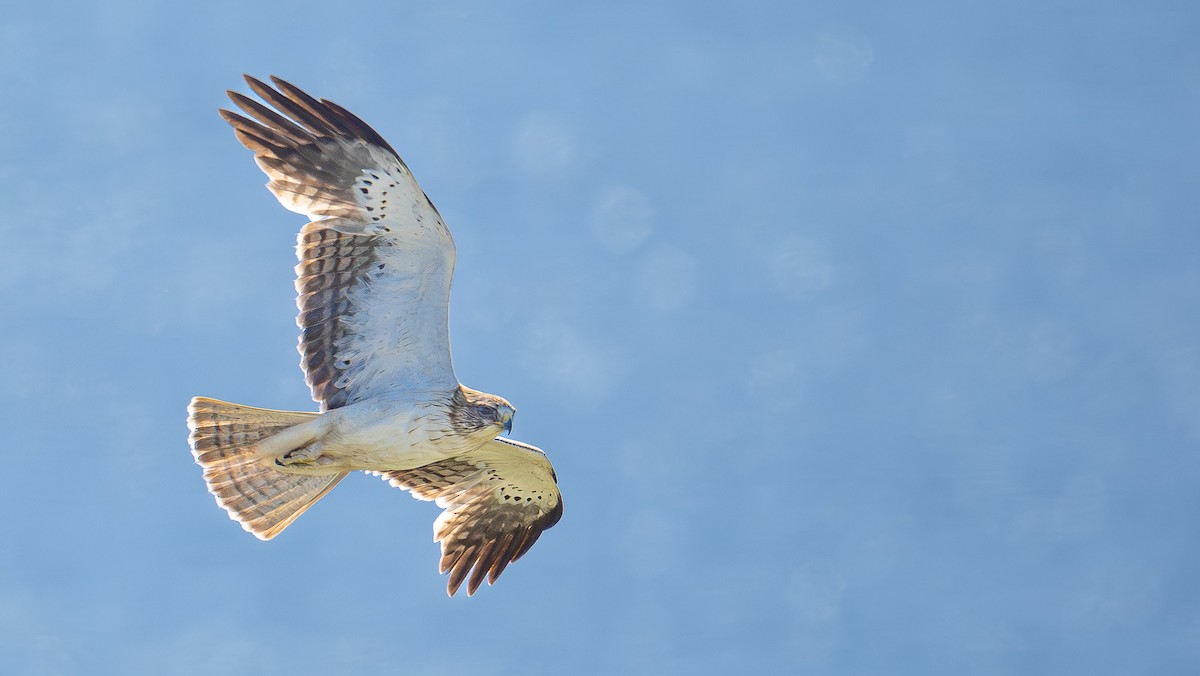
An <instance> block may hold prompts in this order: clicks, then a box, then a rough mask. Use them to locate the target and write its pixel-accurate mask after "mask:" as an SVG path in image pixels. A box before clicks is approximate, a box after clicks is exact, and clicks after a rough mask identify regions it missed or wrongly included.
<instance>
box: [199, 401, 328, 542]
mask: <svg viewBox="0 0 1200 676" xmlns="http://www.w3.org/2000/svg"><path fill="white" fill-rule="evenodd" d="M317 415H318V414H316V413H299V412H293V411H272V410H270V409H265V408H253V407H251V406H241V405H238V404H231V403H229V402H226V401H218V400H216V399H209V398H207V397H196V398H194V399H192V402H191V403H190V404H189V405H188V429H190V430H191V432H192V433H191V434H190V435H189V436H188V443H189V444H190V445H191V447H192V455H193V456H195V458H196V463H197V464H199V465H200V466H201V467H203V468H204V481H205V482H206V483H207V484H208V491H209V492H210V493H212V494H213V496H214V497H215V498H216V499H217V504H218V505H220V506H221V507H223V508H225V511H227V512H229V518H231V519H233V520H235V521H237V522H239V523H241V524H242V528H245V529H246V530H247V531H249V532H250V533H253V534H254V536H255V537H257V538H259V539H260V540H270V539H271V538H273V537H275V536H276V535H278V534H279V533H280V532H281V531H283V529H284V528H287V527H288V526H289V525H290V524H291V523H292V522H293V521H295V520H296V517H298V516H300V515H301V514H303V513H304V510H306V509H308V508H309V507H311V506H312V505H313V503H315V502H316V501H317V500H320V499H321V498H322V497H324V496H325V494H326V493H328V492H329V491H330V490H331V489H332V488H333V487H334V486H336V485H337V483H338V482H339V481H341V480H342V479H343V478H344V477H345V476H346V473H345V472H342V473H340V474H330V475H326V476H302V475H298V474H285V473H284V472H280V471H278V470H276V469H274V468H273V467H271V466H270V465H269V464H267V463H264V462H263V461H261V460H260V459H259V456H258V453H257V451H256V444H257V442H259V441H261V440H263V439H266V438H267V437H270V436H272V435H275V434H278V433H279V432H282V431H283V430H286V429H288V428H289V427H292V426H294V425H297V424H299V423H302V422H307V421H309V420H312V419H313V418H315V417H317Z"/></svg>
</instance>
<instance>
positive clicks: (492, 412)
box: [475, 404, 496, 420]
mask: <svg viewBox="0 0 1200 676" xmlns="http://www.w3.org/2000/svg"><path fill="white" fill-rule="evenodd" d="M475 412H476V413H478V414H479V417H480V418H484V419H485V420H495V419H496V409H494V408H492V407H491V406H488V405H486V404H480V405H479V406H476V407H475Z"/></svg>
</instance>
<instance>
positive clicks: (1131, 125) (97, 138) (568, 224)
mask: <svg viewBox="0 0 1200 676" xmlns="http://www.w3.org/2000/svg"><path fill="white" fill-rule="evenodd" d="M567 5H568V3H550V2H544V3H508V4H506V6H504V7H503V8H501V7H499V6H498V5H496V4H493V3H476V2H439V3H410V2H396V3H390V2H389V3H385V2H364V3H360V4H357V5H354V6H353V7H341V6H335V5H331V4H329V3H320V4H318V3H311V2H294V3H288V4H287V5H283V4H278V5H276V6H274V7H272V6H269V5H255V6H242V4H241V3H233V2H221V1H217V2H207V3H193V4H192V5H191V6H183V5H179V4H176V5H172V6H167V3H155V2H149V1H140V2H139V1H133V2H122V1H119V0H117V1H114V2H105V3H98V2H97V3H70V2H63V3H53V2H47V3H40V4H38V5H37V6H36V7H35V6H34V3H24V4H23V5H22V6H21V7H16V8H10V9H9V10H6V12H5V15H4V16H3V17H2V18H0V31H2V36H0V37H2V39H0V91H3V93H4V99H5V105H3V106H2V107H0V121H2V123H3V128H4V129H5V130H6V133H4V134H3V135H0V198H2V199H3V202H4V204H5V206H6V209H5V212H6V213H5V215H4V217H3V218H2V219H0V228H2V229H3V235H4V241H5V246H3V247H0V302H2V303H3V307H4V309H5V315H6V317H7V322H8V323H7V324H6V325H5V326H6V330H5V331H3V332H0V349H2V350H3V352H4V353H5V354H7V355H8V359H7V378H6V382H7V384H8V386H7V387H5V388H4V389H3V391H2V392H0V427H2V428H3V430H4V441H3V443H2V447H3V448H4V450H5V453H4V457H5V459H6V461H7V467H6V477H7V480H6V481H5V482H4V484H5V486H4V490H3V491H0V510H2V511H3V514H4V517H3V519H0V542H3V546H0V671H4V672H5V673H31V674H74V673H88V674H130V673H154V674H211V673H223V674H242V673H246V674H249V673H256V674H275V673H304V672H325V673H415V674H421V673H437V674H439V675H443V676H448V675H451V674H474V673H480V672H481V671H489V672H492V671H494V672H503V673H512V674H543V673H689V674H706V673H728V672H734V673H749V672H752V671H753V672H758V673H821V674H881V673H888V674H931V673H945V674H1008V673H1028V674H1064V673H1089V674H1105V673H1111V674H1128V673H1154V674H1175V673H1178V674H1182V673H1195V672H1196V671H1198V670H1200V584H1198V583H1200V573H1198V572H1197V571H1200V545H1198V544H1197V538H1196V527H1197V519H1198V517H1200V490H1197V485H1198V484H1200V318H1198V317H1200V316H1198V315H1197V312H1196V302H1197V299H1198V298H1200V229H1198V227H1197V226H1198V223H1197V216H1196V214H1197V213H1200V186H1198V179H1200V169H1198V167H1200V164H1198V163H1197V160H1196V158H1197V157H1198V156H1200V134H1198V133H1197V131H1198V130H1197V121H1198V120H1200V42H1198V41H1197V40H1196V35H1197V34H1198V32H1200V9H1197V8H1196V7H1195V6H1194V5H1193V4H1192V3H1184V2H1178V3H1172V2H1142V3H1132V2H1125V3H1123V2H1103V1H1101V2H1086V3H1085V2H983V1H979V2H910V3H887V4H886V5H885V4H884V3H875V2H813V3H785V2H739V3H724V4H718V3H623V2H612V3H592V4H591V5H590V6H584V5H583V4H582V3H572V4H571V5H570V6H567ZM243 72H249V73H253V74H256V75H258V76H260V77H261V76H265V75H267V74H272V73H274V74H278V75H281V76H283V77H285V78H288V79H290V80H292V81H293V82H295V83H296V84H298V85H300V86H302V87H304V88H306V89H308V90H309V91H311V92H312V93H313V94H316V95H318V96H324V97H328V98H331V99H333V100H335V101H337V102H339V103H341V104H343V105H345V106H346V107H348V108H350V109H351V110H353V111H355V112H356V113H358V114H359V115H360V116H362V117H363V118H365V119H366V120H367V121H369V122H370V123H371V124H372V125H373V126H374V127H376V128H377V129H378V130H379V131H380V132H381V133H382V134H383V135H384V136H385V137H386V138H388V140H389V141H390V142H391V144H392V145H393V146H395V147H396V148H397V149H399V150H400V152H401V153H402V154H403V155H404V157H405V159H406V160H407V162H408V164H409V166H410V167H412V169H413V171H414V172H415V173H416V175H417V177H418V178H419V179H420V181H421V183H422V185H423V187H424V188H425V190H426V191H427V192H428V193H429V195H430V196H431V197H432V199H433V200H434V202H435V203H436V204H437V205H438V207H439V209H440V210H441V212H442V214H443V216H445V218H446V220H447V222H448V223H449V224H450V227H451V228H452V230H453V232H454V234H455V238H456V240H457V243H458V255H459V258H458V272H457V275H456V278H455V283H454V297H453V301H452V305H451V336H452V341H453V348H454V357H455V364H456V368H457V371H458V375H459V377H460V378H461V379H462V380H463V381H464V382H465V383H467V384H469V385H471V386H473V387H476V388H479V389H482V390H485V391H488V392H495V393H498V394H501V395H503V396H505V397H506V398H508V399H509V400H511V401H512V402H513V403H514V404H516V405H517V407H518V408H519V409H520V412H519V414H518V416H517V420H516V427H515V430H514V436H515V437H516V438H519V439H522V440H525V441H528V442H530V443H534V444H536V445H538V446H540V447H542V448H545V449H546V450H547V451H548V452H549V454H550V457H551V458H552V459H553V461H554V463H555V465H556V467H557V469H558V475H559V477H560V480H561V486H562V490H563V493H564V495H565V501H566V513H565V515H564V518H563V520H562V521H561V523H560V524H559V525H558V526H557V527H556V528H554V529H553V530H551V531H548V532H547V533H546V534H545V535H544V536H543V538H542V539H541V541H540V542H539V543H538V545H537V546H536V547H535V548H534V549H533V550H532V551H531V552H530V554H529V555H528V556H527V557H526V558H525V559H523V560H522V561H520V562H519V563H517V564H514V565H513V566H511V567H510V568H509V569H508V570H507V571H506V573H505V576H504V578H503V579H502V580H501V581H500V583H499V584H498V585H497V586H495V587H491V588H485V589H483V590H481V592H480V593H479V594H477V595H476V596H475V597H474V598H470V599H468V598H466V597H458V598H454V599H448V598H446V596H445V591H444V579H443V578H440V577H439V576H438V575H437V574H436V559H437V549H436V546H435V545H434V544H433V543H432V542H430V524H431V522H432V520H433V518H434V517H435V515H436V513H437V510H436V508H434V507H433V506H432V505H430V504H428V503H419V502H416V501H414V500H411V499H410V498H409V497H408V496H407V495H405V494H403V493H401V492H400V491H397V490H395V489H392V488H389V487H388V486H387V485H386V484H384V483H383V482H381V481H379V480H378V479H375V478H371V477H366V476H355V477H351V478H350V479H348V480H347V481H345V482H344V483H343V484H342V485H341V486H339V487H338V489H337V490H336V491H334V492H333V493H332V494H331V495H330V496H329V497H328V498H326V499H325V500H324V501H323V502H322V503H321V504H320V505H318V506H317V507H316V508H314V509H313V510H311V511H310V512H308V513H307V514H305V515H304V517H303V518H301V519H300V520H299V521H298V522H297V523H296V524H295V525H294V526H292V527H291V528H290V529H289V530H288V531H287V533H285V534H284V535H283V536H281V537H280V538H278V539H277V540H275V541H272V542H270V543H261V542H258V541H256V540H255V539H254V538H252V537H250V536H249V535H247V534H245V533H243V532H242V531H241V529H240V528H238V527H237V525H236V524H234V523H232V522H230V521H229V520H228V519H226V517H225V515H224V514H223V513H222V512H221V511H220V510H219V509H218V508H217V507H216V505H215V504H214V503H213V501H212V499H211V498H210V497H209V495H208V494H207V492H206V491H205V489H204V485H203V482H202V481H201V477H200V471H199V469H198V468H197V467H196V466H195V465H194V464H193V463H192V460H191V456H190V454H189V453H188V449H187V444H186V434H187V431H186V427H185V425H184V415H185V412H184V407H185V405H186V403H187V401H188V399H189V398H190V397H191V396H193V395H197V394H203V395H209V396H215V397H218V398H222V399H228V400H231V401H237V402H243V403H247V404H253V405H258V406H267V407H273V408H288V409H308V408H311V407H312V406H313V404H312V403H311V402H310V401H309V398H308V393H307V390H306V389H305V387H304V384H303V380H302V377H301V375H300V372H299V369H298V368H297V363H298V356H297V354H296V352H295V348H294V345H295V340H296V329H295V326H294V323H293V319H294V315H295V308H294V305H293V291H292V272H291V269H292V265H293V264H294V259H293V252H292V246H293V244H294V238H295V233H296V231H297V229H298V228H299V227H300V225H301V224H302V223H303V221H304V219H303V218H302V217H299V216H296V215H294V214H290V213H288V212H286V211H284V210H283V209H282V208H280V207H279V206H278V204H277V203H276V202H275V200H274V199H273V198H272V197H271V196H270V195H269V194H268V193H267V191H266V190H265V189H264V188H263V183H264V182H265V177H264V176H263V175H262V174H261V172H259V171H258V169H257V168H256V167H255V166H254V164H253V162H252V161H251V158H250V154H249V153H248V152H247V151H245V150H244V149H243V148H242V147H241V146H240V145H239V144H238V143H237V142H236V141H235V140H234V138H233V135H232V133H231V132H230V130H229V128H228V127H227V126H226V125H225V124H224V123H223V122H222V121H221V120H220V118H219V117H218V116H217V115H216V108H217V107H219V106H223V105H226V99H225V97H224V90H226V89H229V88H238V89H242V90H243V91H245V88H244V87H243V85H242V84H241V79H240V75H241V73H243Z"/></svg>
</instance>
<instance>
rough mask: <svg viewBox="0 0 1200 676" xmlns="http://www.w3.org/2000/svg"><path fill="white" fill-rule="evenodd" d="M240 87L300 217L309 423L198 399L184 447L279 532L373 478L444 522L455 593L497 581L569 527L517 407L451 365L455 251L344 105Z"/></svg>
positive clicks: (223, 491) (415, 191)
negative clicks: (340, 490) (362, 475)
mask: <svg viewBox="0 0 1200 676" xmlns="http://www.w3.org/2000/svg"><path fill="white" fill-rule="evenodd" d="M271 81H272V82H273V83H274V86H271V85H269V84H267V83H265V82H262V81H260V80H257V79H255V78H252V77H250V76H247V77H246V82H247V83H248V84H249V85H250V89H251V90H252V91H253V92H254V93H255V94H257V95H258V96H259V97H260V98H261V99H262V100H263V101H264V102H265V103H266V104H268V105H264V104H263V103H259V102H257V101H255V100H254V99H252V98H250V97H247V96H244V95H242V94H239V93H237V92H229V97H230V98H231V99H232V100H233V102H234V104H236V105H237V107H238V108H240V109H241V110H242V111H243V112H244V113H245V115H242V114H239V113H236V112H231V111H228V110H221V111H220V112H221V116H222V117H223V118H225V120H226V121H227V122H229V124H230V125H232V126H233V129H234V134H235V135H236V136H237V139H238V140H239V141H241V143H242V144H243V145H245V146H246V147H247V148H249V149H250V150H252V151H254V159H255V162H257V163H258V166H259V167H260V168H261V169H262V170H263V172H265V173H266V174H267V176H268V177H269V178H270V181H269V182H268V183H267V188H268V189H270V191H271V192H272V193H273V194H274V195H275V197H276V198H277V199H278V200H279V202H280V204H282V205H283V206H284V207H286V208H288V209H290V210H292V211H295V212H298V213H301V214H304V215H306V216H308V217H309V218H310V219H311V221H310V222H309V223H308V224H306V225H305V226H304V227H302V228H301V229H300V235H299V241H298V244H297V246H296V255H297V257H298V258H299V259H300V263H299V264H298V265H297V266H296V294H297V297H296V305H297V307H298V308H299V311H300V313H299V315H298V316H297V318H296V322H297V324H298V325H299V326H300V345H299V349H300V354H301V360H300V366H301V368H302V369H303V370H304V376H305V381H306V382H307V383H308V386H309V387H310V388H311V390H312V396H313V399H314V400H315V401H316V402H317V403H318V404H320V411H319V412H316V413H306V412H291V411H273V410H269V409H261V408H253V407H249V406H241V405H238V404H231V403H228V402H223V401H218V400H215V399H209V398H206V397H196V398H194V399H192V401H191V404H190V405H189V406H188V427H189V429H190V430H191V435H190V436H189V438H188V440H189V443H190V444H191V447H192V453H193V455H194V456H195V458H196V462H197V463H198V464H200V465H201V466H202V467H203V468H204V479H205V481H206V482H207V484H208V488H209V491H210V492H211V493H212V494H213V495H214V496H215V497H216V499H217V503H218V504H219V505H220V506H221V507H223V508H224V509H225V510H226V511H227V512H228V513H229V516H230V517H231V518H233V519H235V520H237V521H238V522H240V523H241V524H242V527H243V528H245V529H246V530H247V531H249V532H251V533H253V534H254V535H255V536H257V537H259V538H261V539H264V540H267V539H270V538H272V537H275V536H276V535H278V534H279V533H280V532H281V531H282V530H283V529H284V528H286V527H287V526H288V525H289V524H291V523H292V521H294V520H295V519H296V517H298V516H299V515H300V514H301V513H303V512H304V510H306V509H308V508H309V507H311V506H312V505H313V503H315V502H316V501H317V500H319V499H321V498H322V497H323V496H324V495H325V494H326V493H328V492H329V491H330V490H331V489H332V488H333V487H334V486H335V485H337V483H338V482H339V481H341V480H342V478H344V477H345V476H346V474H347V473H349V472H351V471H354V470H363V471H366V472H370V473H373V474H378V475H381V476H382V477H383V478H384V479H385V480H387V481H388V482H389V483H391V484H392V485H393V486H396V487H399V488H403V489H404V490H407V491H409V492H410V493H412V495H413V496H414V497H417V498H420V499H423V500H435V501H436V502H437V505H438V506H439V507H442V508H443V509H444V510H445V511H444V512H443V513H442V515H441V516H440V517H438V519H437V521H436V522H435V523H434V540H435V541H438V542H440V543H441V545H442V559H441V565H440V569H441V571H442V572H443V573H445V572H449V574H450V578H449V583H448V587H447V590H448V592H449V593H450V595H453V594H454V593H455V592H456V591H457V590H458V588H459V587H460V586H461V585H462V584H463V583H464V582H466V584H467V594H468V595H470V594H473V593H475V590H476V589H478V588H479V586H480V584H482V582H483V581H484V580H485V579H487V580H488V583H489V584H490V583H492V582H495V580H496V578H497V577H498V576H499V575H500V573H501V572H502V571H503V570H504V568H505V567H506V566H507V565H508V564H509V563H511V562H513V561H516V560H517V559H518V558H520V557H521V556H522V555H523V554H524V553H525V552H526V551H528V550H529V548H530V547H531V546H533V543H534V542H535V541H536V540H537V539H538V536H539V535H541V533H542V531H544V530H546V529H547V528H550V527H552V526H553V525H554V524H556V523H558V520H559V518H560V517H561V516H562V497H561V495H560V494H559V491H558V486H557V477H556V476H555V474H554V468H553V467H552V466H551V464H550V461H549V460H548V459H547V458H546V454H545V453H543V452H542V451H541V450H540V449H538V448H535V447H533V446H530V445H528V444H523V443H520V442H517V441H513V440H511V439H506V438H500V437H499V434H500V432H501V431H506V430H511V427H512V416H513V413H514V412H515V409H514V408H513V406H512V405H511V404H509V403H508V402H507V401H506V400H505V399H503V398H502V397H498V396H495V395H491V394H487V393H484V392H479V391H477V390H473V389H471V388H469V387H466V386H463V385H461V384H460V383H459V382H458V378H457V377H456V376H455V374H454V364H453V362H452V360H451V357H450V338H449V332H448V321H447V320H448V308H449V302H450V282H451V277H452V275H453V272H454V240H453V238H451V236H450V231H449V229H447V227H446V224H445V222H444V221H443V220H442V217H441V215H440V214H438V212H437V209H435V208H434V206H433V204H432V202H430V201H429V198H428V197H427V196H426V195H425V193H424V191H422V190H421V188H420V186H419V185H417V182H416V180H415V179H414V178H413V176H412V173H411V172H410V171H409V170H408V167H407V166H406V165H405V164H404V162H403V160H401V159H400V156H399V154H398V153H397V152H396V151H395V150H393V149H392V147H391V146H390V145H388V142H387V141H385V140H384V139H383V137H381V136H380V135H379V134H378V133H376V132H375V130H373V129H371V127H369V126H367V124H366V123H364V122H363V121H362V120H360V119H359V118H358V117H356V116H355V115H354V114H352V113H350V112H349V111H347V110H346V109H345V108H342V107H341V106H339V105H337V104H336V103H333V102H332V101H328V100H326V99H320V100H318V99H315V98H313V97H312V96H309V95H308V94H306V93H305V92H303V91H302V90H300V89H299V88H297V87H295V86H294V85H292V84H289V83H288V82H286V81H284V80H281V79H279V78H276V77H272V78H271Z"/></svg>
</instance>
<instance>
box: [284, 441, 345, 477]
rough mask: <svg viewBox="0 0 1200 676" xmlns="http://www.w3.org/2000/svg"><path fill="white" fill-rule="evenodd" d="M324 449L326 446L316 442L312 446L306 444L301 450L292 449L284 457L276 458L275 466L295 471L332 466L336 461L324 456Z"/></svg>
mask: <svg viewBox="0 0 1200 676" xmlns="http://www.w3.org/2000/svg"><path fill="white" fill-rule="evenodd" d="M324 448H325V444H322V443H321V442H319V441H314V442H312V443H311V444H305V445H303V446H301V447H300V448H295V449H292V450H290V451H288V452H287V453H284V454H283V455H278V456H275V464H276V465H277V466H279V467H286V468H289V469H293V470H296V469H302V468H304V467H314V468H315V467H323V466H325V465H329V464H332V463H333V462H334V459H333V458H332V457H330V456H328V455H323V454H322V451H323V450H324Z"/></svg>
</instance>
